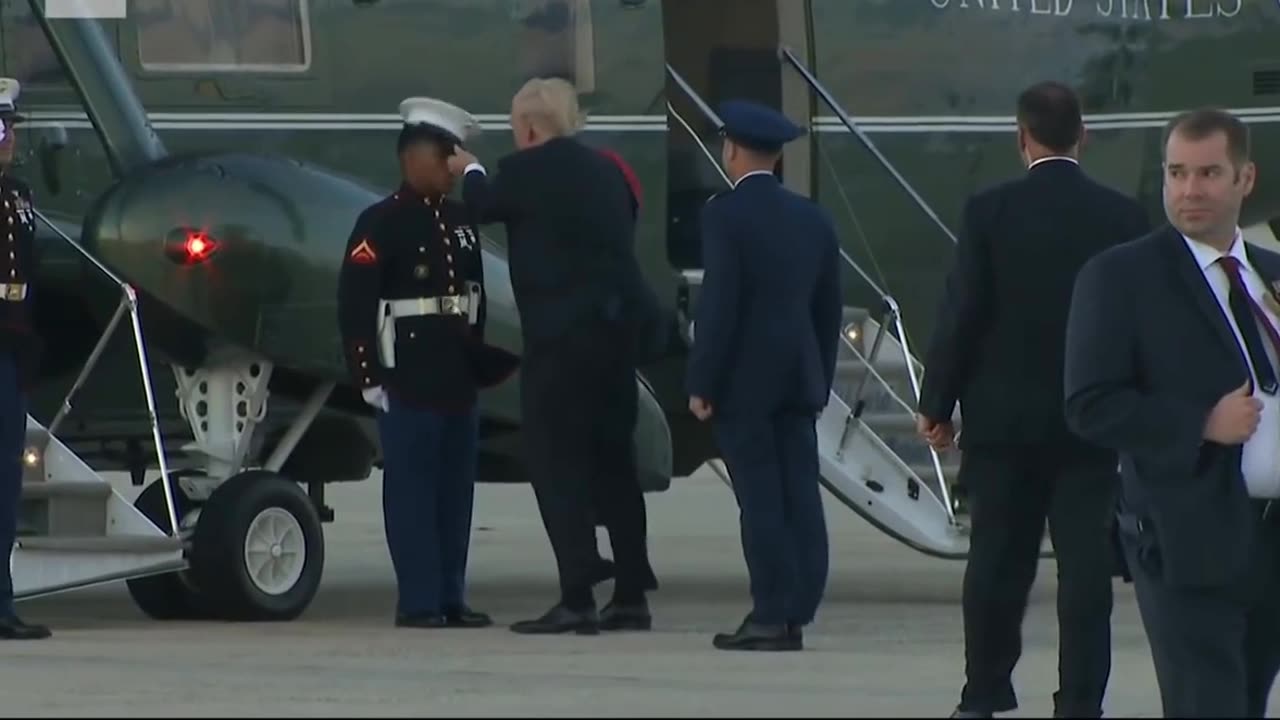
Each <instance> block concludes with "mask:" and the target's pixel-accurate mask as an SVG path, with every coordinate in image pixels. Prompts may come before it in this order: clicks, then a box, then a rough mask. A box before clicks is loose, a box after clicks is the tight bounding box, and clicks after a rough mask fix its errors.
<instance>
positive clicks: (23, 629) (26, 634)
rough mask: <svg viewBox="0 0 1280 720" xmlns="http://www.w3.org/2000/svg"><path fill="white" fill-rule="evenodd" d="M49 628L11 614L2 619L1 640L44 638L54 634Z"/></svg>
mask: <svg viewBox="0 0 1280 720" xmlns="http://www.w3.org/2000/svg"><path fill="white" fill-rule="evenodd" d="M52 635H53V633H51V632H49V628H47V627H45V626H43V625H28V624H26V623H24V622H22V621H21V620H19V619H18V616H17V615H11V616H9V617H7V618H4V619H0V640H44V639H45V638H47V637H50V636H52Z"/></svg>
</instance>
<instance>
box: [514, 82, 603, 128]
mask: <svg viewBox="0 0 1280 720" xmlns="http://www.w3.org/2000/svg"><path fill="white" fill-rule="evenodd" d="M511 115H512V117H513V119H514V118H515V117H516V116H519V117H521V118H523V119H524V120H526V121H527V122H530V123H532V124H534V125H536V126H538V127H540V128H542V129H543V130H545V131H547V132H549V133H551V134H552V135H554V136H556V137H564V136H567V135H573V134H575V133H577V132H578V131H579V130H581V129H582V127H583V125H585V124H586V117H585V115H584V114H583V113H582V111H581V110H580V109H579V108H578V91H577V90H576V89H574V87H573V85H571V84H569V82H568V81H566V80H562V79H560V78H533V79H532V80H530V81H529V82H526V83H525V84H524V87H522V88H520V91H519V92H517V93H516V95H515V97H514V98H512V100H511Z"/></svg>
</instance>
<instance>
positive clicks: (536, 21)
mask: <svg viewBox="0 0 1280 720" xmlns="http://www.w3.org/2000/svg"><path fill="white" fill-rule="evenodd" d="M513 14H514V16H515V19H516V21H517V22H518V23H519V24H520V26H521V30H522V32H521V33H520V43H519V50H518V53H519V60H518V62H519V67H520V70H521V73H522V74H523V75H524V77H526V78H532V77H560V78H564V79H565V80H568V81H569V82H572V83H573V84H574V85H575V86H576V87H577V89H578V92H581V93H589V92H593V91H594V90H595V85H596V72H595V33H594V30H593V28H592V26H591V2H590V0H516V2H515V3H514V8H513Z"/></svg>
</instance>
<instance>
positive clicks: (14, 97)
mask: <svg viewBox="0 0 1280 720" xmlns="http://www.w3.org/2000/svg"><path fill="white" fill-rule="evenodd" d="M20 91H21V86H20V85H19V84H18V81H17V80H14V79H12V78H0V247H2V248H3V249H2V250H0V548H3V550H4V559H3V562H0V640H35V639H40V638H46V637H49V635H50V633H49V630H48V628H45V627H40V626H36V625H27V624H26V623H24V622H22V621H21V620H20V619H18V616H17V613H16V612H15V611H14V607H13V577H12V576H11V574H10V571H9V562H10V554H11V553H12V552H13V543H14V540H15V539H16V536H17V525H18V506H19V504H20V502H21V498H22V451H23V447H22V446H23V443H24V441H25V439H26V433H27V409H26V388H27V387H28V385H29V384H30V383H31V381H32V380H34V378H35V365H36V362H35V360H36V355H37V352H38V351H37V349H38V347H39V339H38V338H37V337H36V335H35V332H34V328H33V326H32V316H31V299H32V296H31V292H30V282H31V280H32V278H31V275H30V273H31V272H32V271H33V270H34V269H35V238H36V218H35V213H34V208H33V206H32V204H31V190H30V188H28V187H27V186H26V184H25V183H23V182H22V181H21V180H19V179H18V178H16V177H14V176H13V175H11V174H9V167H10V165H11V164H12V163H13V156H14V151H15V150H16V148H17V136H16V133H15V126H16V125H17V124H18V123H20V122H21V121H22V116H21V115H19V114H18V107H17V102H18V94H19V93H20Z"/></svg>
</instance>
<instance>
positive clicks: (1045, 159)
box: [1027, 155, 1080, 170]
mask: <svg viewBox="0 0 1280 720" xmlns="http://www.w3.org/2000/svg"><path fill="white" fill-rule="evenodd" d="M1050 160H1066V161H1067V162H1069V163H1075V164H1076V165H1079V164H1080V161H1079V160H1077V159H1075V158H1073V157H1071V156H1069V155H1048V156H1045V157H1042V158H1040V159H1039V160H1035V161H1032V163H1031V164H1030V165H1028V166H1027V169H1028V170H1030V169H1031V168H1033V167H1035V166H1037V165H1039V164H1041V163H1047V162H1049V161H1050Z"/></svg>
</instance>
